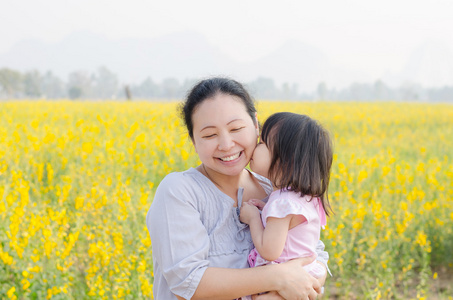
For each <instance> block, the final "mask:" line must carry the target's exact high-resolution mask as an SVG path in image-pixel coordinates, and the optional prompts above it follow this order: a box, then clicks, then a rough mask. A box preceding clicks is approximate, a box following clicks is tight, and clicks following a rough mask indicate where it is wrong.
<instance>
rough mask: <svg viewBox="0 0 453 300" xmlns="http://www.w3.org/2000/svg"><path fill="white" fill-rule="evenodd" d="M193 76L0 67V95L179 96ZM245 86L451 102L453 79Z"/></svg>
mask: <svg viewBox="0 0 453 300" xmlns="http://www.w3.org/2000/svg"><path fill="white" fill-rule="evenodd" d="M196 81H197V79H186V80H184V81H182V82H181V81H179V80H178V79H176V78H166V79H164V80H162V81H161V82H160V83H157V82H155V81H153V80H152V79H151V77H148V78H145V79H144V80H143V81H142V82H141V83H139V84H130V85H124V84H121V83H120V81H119V79H118V76H117V75H116V74H115V73H113V72H112V71H110V70H109V69H107V68H106V67H99V68H98V69H97V70H96V71H95V72H88V71H74V72H72V73H70V74H69V75H68V78H67V80H66V81H63V80H62V79H60V78H59V77H58V76H56V75H54V74H53V73H52V72H50V71H48V72H46V73H40V72H39V71H37V70H32V71H28V72H25V73H21V72H19V71H16V70H11V69H8V68H3V69H0V99H22V98H33V99H42V98H45V99H62V98H69V99H127V98H129V99H132V98H133V99H181V98H183V97H184V96H185V94H186V92H187V91H188V90H189V89H190V88H191V87H192V86H193V84H195V82H196ZM246 86H247V88H248V89H249V90H250V92H251V94H252V95H253V96H254V98H256V99H265V100H267V99H268V100H276V99H278V100H355V101H376V100H396V101H436V102H437V101H439V102H440V101H453V83H452V86H444V87H442V88H423V87H422V86H421V85H419V84H410V83H407V84H404V85H402V86H400V87H398V88H392V87H389V86H388V85H386V84H385V83H384V82H382V81H381V80H377V81H376V82H374V83H356V82H355V83H352V84H351V85H350V86H349V87H346V88H342V89H335V88H329V87H328V85H327V84H326V83H325V82H321V83H319V85H318V87H317V89H316V90H315V91H313V92H311V93H302V92H299V88H298V85H297V84H295V83H283V84H281V85H278V84H276V82H275V81H274V80H273V79H272V78H267V77H259V78H257V79H255V80H253V81H251V82H248V83H246Z"/></svg>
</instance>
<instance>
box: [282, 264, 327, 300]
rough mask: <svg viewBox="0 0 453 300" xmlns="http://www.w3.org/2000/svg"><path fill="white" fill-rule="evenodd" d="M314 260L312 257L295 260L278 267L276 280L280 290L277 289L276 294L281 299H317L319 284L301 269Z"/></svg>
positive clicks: (319, 290)
mask: <svg viewBox="0 0 453 300" xmlns="http://www.w3.org/2000/svg"><path fill="white" fill-rule="evenodd" d="M314 259H315V257H314V256H312V257H304V258H297V259H293V260H290V261H288V262H286V263H283V264H280V265H278V266H279V270H278V272H279V274H278V276H276V278H278V279H279V281H278V283H279V286H280V288H278V289H277V292H278V293H279V295H280V296H281V297H282V298H284V299H289V300H293V299H294V300H308V299H310V300H313V299H316V298H317V296H318V295H319V294H320V293H321V284H320V283H319V281H318V280H317V279H316V278H314V277H313V276H311V275H310V274H308V272H307V271H306V270H305V269H304V268H303V266H304V265H307V264H309V263H311V262H313V261H314Z"/></svg>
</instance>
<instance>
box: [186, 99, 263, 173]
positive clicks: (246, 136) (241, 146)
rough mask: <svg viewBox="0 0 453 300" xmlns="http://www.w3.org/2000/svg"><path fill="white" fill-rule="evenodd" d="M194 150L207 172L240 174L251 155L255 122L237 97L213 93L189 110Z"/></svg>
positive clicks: (254, 135) (256, 136) (256, 135)
mask: <svg viewBox="0 0 453 300" xmlns="http://www.w3.org/2000/svg"><path fill="white" fill-rule="evenodd" d="M192 122H193V144H194V147H195V151H196V152H197V153H198V156H199V158H200V160H201V162H202V163H203V165H204V166H205V168H206V169H208V170H209V173H211V172H216V173H219V174H223V175H229V176H235V175H239V174H240V173H241V172H242V170H244V168H245V166H246V165H247V164H248V162H249V161H250V158H251V157H252V154H253V150H254V149H255V146H256V141H257V138H258V134H259V131H258V124H255V123H254V122H253V120H252V118H251V117H250V115H249V114H248V113H247V110H246V107H245V105H244V104H243V102H242V100H241V99H240V98H239V97H236V96H232V95H225V94H222V93H218V94H216V95H215V96H214V97H213V98H209V99H206V100H204V101H203V102H202V103H201V104H199V105H198V107H197V108H196V109H195V111H194V112H193V114H192Z"/></svg>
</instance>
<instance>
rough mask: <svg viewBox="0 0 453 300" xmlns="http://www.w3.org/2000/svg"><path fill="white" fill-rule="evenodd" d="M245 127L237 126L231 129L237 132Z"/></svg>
mask: <svg viewBox="0 0 453 300" xmlns="http://www.w3.org/2000/svg"><path fill="white" fill-rule="evenodd" d="M243 128H245V127H237V128H233V129H231V131H232V132H237V131H240V130H241V129H243Z"/></svg>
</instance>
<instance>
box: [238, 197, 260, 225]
mask: <svg viewBox="0 0 453 300" xmlns="http://www.w3.org/2000/svg"><path fill="white" fill-rule="evenodd" d="M256 218H258V219H260V220H261V217H260V211H259V210H258V208H257V207H256V206H255V205H252V204H250V203H248V202H242V207H241V214H240V216H239V219H240V220H241V222H242V223H245V224H249V225H250V223H251V222H252V221H253V219H256Z"/></svg>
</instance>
